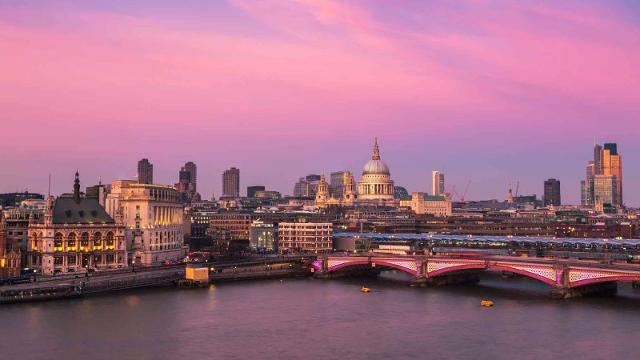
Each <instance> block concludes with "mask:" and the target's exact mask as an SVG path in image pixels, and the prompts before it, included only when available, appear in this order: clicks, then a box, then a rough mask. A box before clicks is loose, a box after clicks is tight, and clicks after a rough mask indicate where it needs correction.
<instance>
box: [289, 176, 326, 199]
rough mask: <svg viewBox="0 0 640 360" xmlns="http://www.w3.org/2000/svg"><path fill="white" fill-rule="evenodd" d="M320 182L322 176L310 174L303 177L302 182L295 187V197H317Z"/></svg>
mask: <svg viewBox="0 0 640 360" xmlns="http://www.w3.org/2000/svg"><path fill="white" fill-rule="evenodd" d="M319 182H320V175H317V174H310V175H307V176H305V177H301V178H300V180H298V182H297V183H296V184H295V185H294V187H293V196H294V197H310V198H312V197H315V196H316V191H317V190H318V183H319Z"/></svg>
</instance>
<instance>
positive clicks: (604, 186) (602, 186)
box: [593, 175, 620, 207]
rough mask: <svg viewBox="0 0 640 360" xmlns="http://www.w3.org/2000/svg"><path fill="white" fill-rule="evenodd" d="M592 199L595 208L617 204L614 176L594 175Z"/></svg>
mask: <svg viewBox="0 0 640 360" xmlns="http://www.w3.org/2000/svg"><path fill="white" fill-rule="evenodd" d="M593 199H594V205H595V206H598V207H600V206H603V205H605V204H607V205H610V206H613V207H616V206H619V205H620V204H618V194H617V179H616V177H615V176H614V175H596V176H594V178H593Z"/></svg>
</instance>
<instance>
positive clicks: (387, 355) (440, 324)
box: [0, 273, 640, 359]
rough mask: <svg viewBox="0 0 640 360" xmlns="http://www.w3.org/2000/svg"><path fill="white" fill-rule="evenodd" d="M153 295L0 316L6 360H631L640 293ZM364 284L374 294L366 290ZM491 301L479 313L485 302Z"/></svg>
mask: <svg viewBox="0 0 640 360" xmlns="http://www.w3.org/2000/svg"><path fill="white" fill-rule="evenodd" d="M391 277H398V278H399V279H400V278H402V277H403V275H402V274H397V273H389V274H386V278H360V279H341V280H315V279H286V280H283V281H280V280H269V281H252V282H238V283H225V284H220V285H217V286H211V287H210V288H209V289H202V290H175V289H155V290H140V291H134V292H123V293H118V294H112V295H108V296H102V297H91V298H84V299H76V300H67V301H53V302H43V303H32V304H23V305H11V306H3V307H1V308H0V319H1V320H2V321H0V334H2V346H0V348H1V350H0V354H1V357H2V358H3V359H18V358H20V359H79V358H88V359H187V358H189V359H310V358H317V359H417V358H429V359H447V358H456V359H466V358H473V359H510V358H517V359H551V358H563V357H564V358H581V359H603V358H631V357H635V356H637V354H638V351H639V350H640V344H639V343H638V339H640V327H639V326H638V324H640V292H638V291H636V290H632V289H631V288H630V286H623V287H621V290H620V293H619V295H618V296H615V297H610V298H582V299H571V300H551V299H550V298H549V297H548V291H549V289H548V288H547V287H546V286H545V285H542V284H539V283H536V282H534V281H531V280H527V279H509V280H505V279H501V278H500V277H497V276H495V277H494V276H490V277H484V278H482V280H481V282H480V283H479V284H477V285H461V286H448V287H438V288H411V287H409V286H407V285H406V284H404V283H401V282H398V281H390V280H389V279H388V278H391ZM363 285H366V286H368V287H370V288H371V289H372V292H371V293H369V294H363V293H361V292H360V287H361V286H363ZM484 298H490V299H492V300H494V301H495V306H494V307H493V308H482V307H480V305H479V302H480V300H482V299H484Z"/></svg>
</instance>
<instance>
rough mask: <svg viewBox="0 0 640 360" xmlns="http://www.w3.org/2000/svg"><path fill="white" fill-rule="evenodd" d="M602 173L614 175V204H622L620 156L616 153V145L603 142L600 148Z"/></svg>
mask: <svg viewBox="0 0 640 360" xmlns="http://www.w3.org/2000/svg"><path fill="white" fill-rule="evenodd" d="M602 174H603V175H611V176H615V177H616V178H615V188H616V201H615V202H616V205H617V206H622V205H623V201H622V157H621V156H620V154H618V145H617V144H615V143H606V144H604V149H603V150H602Z"/></svg>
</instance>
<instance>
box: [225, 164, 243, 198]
mask: <svg viewBox="0 0 640 360" xmlns="http://www.w3.org/2000/svg"><path fill="white" fill-rule="evenodd" d="M222 196H223V197H230V198H238V197H240V169H238V168H235V167H232V168H231V169H228V170H225V171H224V173H223V174H222Z"/></svg>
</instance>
